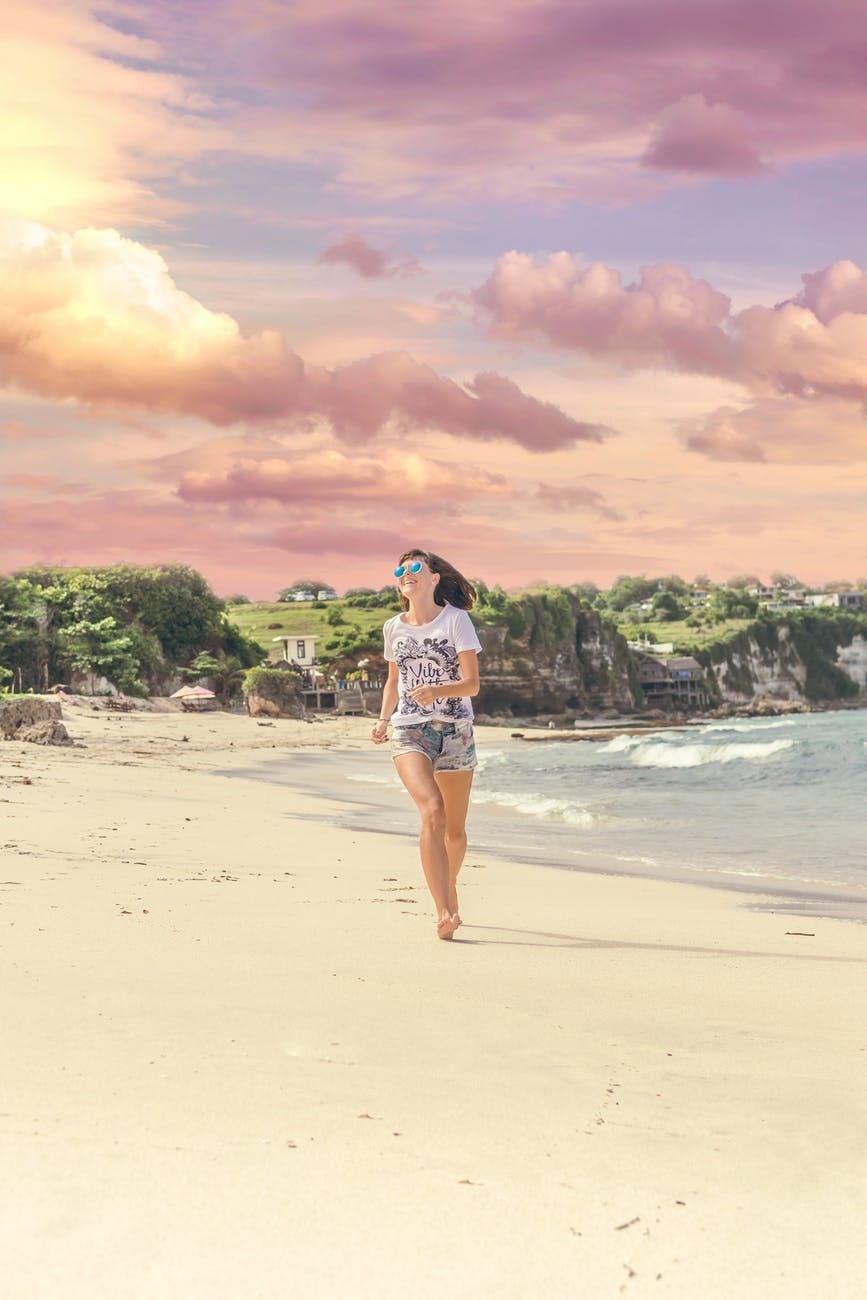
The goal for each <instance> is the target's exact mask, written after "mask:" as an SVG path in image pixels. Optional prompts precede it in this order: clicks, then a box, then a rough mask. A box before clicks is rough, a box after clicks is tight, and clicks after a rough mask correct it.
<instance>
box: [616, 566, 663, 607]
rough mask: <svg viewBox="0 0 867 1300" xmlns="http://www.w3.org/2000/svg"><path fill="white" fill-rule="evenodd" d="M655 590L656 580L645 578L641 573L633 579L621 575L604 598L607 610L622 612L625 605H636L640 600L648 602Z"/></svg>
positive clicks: (626, 575)
mask: <svg viewBox="0 0 867 1300" xmlns="http://www.w3.org/2000/svg"><path fill="white" fill-rule="evenodd" d="M656 590H657V580H656V578H647V577H645V575H644V574H643V573H641V574H639V575H638V577H635V578H633V577H630V576H629V575H628V574H621V576H620V577H619V578H618V579H617V581H616V582H615V583H614V586H613V587H611V588H610V589H609V591H608V595H607V598H606V599H607V604H608V608H609V609H613V610H624V609H626V606H627V605H637V604H639V603H640V602H641V601H642V600H650V598H651V596H653V595H654V593H655V592H656Z"/></svg>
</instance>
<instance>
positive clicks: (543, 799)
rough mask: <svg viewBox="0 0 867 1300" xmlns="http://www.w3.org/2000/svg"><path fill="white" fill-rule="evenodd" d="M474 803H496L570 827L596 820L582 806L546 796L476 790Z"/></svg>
mask: <svg viewBox="0 0 867 1300" xmlns="http://www.w3.org/2000/svg"><path fill="white" fill-rule="evenodd" d="M473 803H475V804H482V803H494V804H497V805H498V806H499V807H500V808H512V809H513V810H514V811H515V812H519V813H525V814H527V815H528V816H530V817H550V818H554V819H555V820H556V821H562V822H566V824H567V825H569V826H593V825H595V823H596V818H595V817H594V816H593V814H592V813H591V812H588V811H587V809H586V808H582V807H581V805H580V804H576V803H570V802H569V801H568V800H566V799H552V798H551V797H550V795H544V794H526V793H522V794H513V793H511V792H510V791H508V790H485V789H481V790H474V791H473Z"/></svg>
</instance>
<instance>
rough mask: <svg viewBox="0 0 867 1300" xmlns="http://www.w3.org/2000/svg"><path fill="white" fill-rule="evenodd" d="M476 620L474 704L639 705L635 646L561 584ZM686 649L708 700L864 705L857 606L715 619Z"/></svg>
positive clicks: (545, 708)
mask: <svg viewBox="0 0 867 1300" xmlns="http://www.w3.org/2000/svg"><path fill="white" fill-rule="evenodd" d="M477 627H478V632H479V638H480V640H481V642H482V648H483V651H484V658H483V663H482V684H481V690H480V692H479V695H478V698H477V700H476V706H475V707H476V712H477V713H479V714H482V715H486V716H491V715H493V716H500V717H502V716H504V715H505V716H506V717H510V716H511V717H516V716H517V717H522V716H537V717H538V716H540V715H541V716H544V715H546V714H548V715H555V716H558V715H559V716H563V715H565V716H566V717H569V716H570V715H571V716H573V717H578V716H580V715H581V714H586V713H604V712H606V711H610V712H614V711H616V712H619V713H630V712H633V711H634V710H635V709H637V708H642V707H644V699H643V696H642V693H641V689H640V686H639V682H638V671H637V669H638V656H637V654H634V653H633V652H632V651H631V650H630V649H629V647H628V646H627V644H626V641H625V640H624V638H623V637H622V636H621V635H620V633H619V632H618V631H617V629H616V628H615V627H614V626H613V625H612V624H611V623H609V622H607V621H606V620H605V619H603V618H602V617H600V615H599V614H598V613H597V612H596V611H595V610H593V609H591V608H589V607H588V606H587V604H586V603H582V602H581V601H580V600H579V599H578V598H577V597H575V596H573V595H572V593H571V592H569V591H566V590H562V589H550V590H549V591H547V592H542V593H539V594H536V595H532V596H521V597H518V598H512V599H510V600H508V601H504V602H503V604H502V608H501V612H500V613H498V614H496V615H495V616H493V617H492V616H491V614H490V613H488V612H487V611H486V616H485V617H484V618H482V619H479V620H478V622H477ZM676 650H677V648H676ZM679 652H680V653H687V651H686V650H685V649H681V650H680V651H679ZM689 653H690V654H693V655H694V657H695V658H696V659H697V660H698V661H699V663H700V665H701V668H702V670H703V673H704V680H705V684H706V687H707V694H708V697H709V705H710V707H711V708H721V707H722V708H732V709H736V708H741V707H743V708H746V709H748V710H749V711H750V712H755V711H757V710H758V709H760V708H761V707H765V706H766V707H768V708H769V709H772V710H779V709H782V708H792V709H794V708H798V707H809V706H811V705H819V706H824V705H828V704H838V705H839V704H843V703H850V704H852V705H865V706H867V616H865V615H858V614H853V613H851V612H846V611H830V610H828V611H825V610H822V611H815V612H809V611H802V612H799V613H798V614H797V615H795V616H789V617H780V618H770V617H768V616H760V617H759V618H757V619H756V620H755V621H754V622H753V623H751V624H750V625H749V626H748V627H746V628H744V629H743V630H742V631H739V632H736V633H732V632H731V631H726V630H724V629H721V632H720V638H719V640H718V641H715V642H711V643H710V644H709V645H706V646H705V647H704V648H703V649H700V650H699V649H695V648H694V647H692V646H690V647H689Z"/></svg>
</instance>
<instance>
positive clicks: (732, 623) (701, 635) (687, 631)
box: [617, 618, 755, 655]
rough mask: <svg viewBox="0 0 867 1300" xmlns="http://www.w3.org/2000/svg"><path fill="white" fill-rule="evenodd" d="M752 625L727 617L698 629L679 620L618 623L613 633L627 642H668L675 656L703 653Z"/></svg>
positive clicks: (752, 620) (753, 621)
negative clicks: (640, 639) (650, 640)
mask: <svg viewBox="0 0 867 1300" xmlns="http://www.w3.org/2000/svg"><path fill="white" fill-rule="evenodd" d="M754 623H755V619H753V618H727V619H725V621H724V622H722V623H712V624H710V625H704V624H700V625H699V626H698V627H693V626H691V625H690V624H689V623H687V622H685V621H683V620H680V621H678V622H672V623H660V622H657V621H656V620H652V621H649V622H645V623H632V622H626V621H624V622H621V621H620V620H618V625H617V630H618V632H620V633H621V634H622V635H623V636H625V637H626V639H627V641H637V640H638V639H639V637H645V636H649V637H650V638H651V639H652V640H655V641H662V642H665V641H671V642H672V644H673V645H674V653H675V654H684V655H691V654H695V652H696V651H697V650H707V649H708V648H709V647H710V646H712V645H718V644H719V643H720V642H722V641H728V640H729V639H730V638H731V637H733V636H736V635H737V633H738V632H743V630H744V628H747V627H751V626H752V625H753V624H754Z"/></svg>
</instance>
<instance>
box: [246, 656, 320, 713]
mask: <svg viewBox="0 0 867 1300" xmlns="http://www.w3.org/2000/svg"><path fill="white" fill-rule="evenodd" d="M244 703H245V705H246V708H247V712H248V713H249V715H250V717H251V718H303V717H305V716H306V712H307V710H306V709H305V706H304V693H303V690H302V686H301V680H300V678H299V677H298V675H297V674H296V673H293V672H288V671H286V670H284V669H280V668H253V669H251V671H250V672H249V673H248V674H247V681H246V683H245V691H244Z"/></svg>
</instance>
